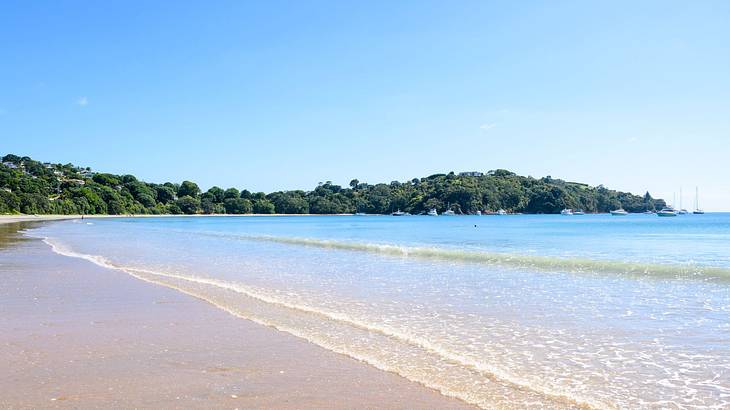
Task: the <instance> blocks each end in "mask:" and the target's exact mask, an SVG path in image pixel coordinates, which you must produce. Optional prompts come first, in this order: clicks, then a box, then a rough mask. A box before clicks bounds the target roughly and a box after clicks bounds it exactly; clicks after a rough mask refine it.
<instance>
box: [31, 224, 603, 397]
mask: <svg viewBox="0 0 730 410" xmlns="http://www.w3.org/2000/svg"><path fill="white" fill-rule="evenodd" d="M42 240H43V242H45V243H46V244H47V245H49V246H50V247H51V249H52V250H53V251H54V252H55V253H57V254H60V255H63V256H68V257H74V258H80V259H83V260H86V261H89V262H92V263H94V264H96V265H98V266H101V267H103V268H107V269H114V270H119V271H123V272H126V273H127V274H129V275H131V276H133V277H135V278H137V279H140V280H143V281H146V282H150V283H154V284H157V285H162V286H166V287H169V288H172V289H175V290H177V291H180V292H182V293H185V294H188V295H191V296H194V297H196V298H199V299H202V300H204V301H206V302H209V303H211V304H213V305H215V306H216V307H218V308H220V309H222V310H224V311H226V312H228V313H230V314H232V315H234V316H237V317H241V318H244V319H247V320H251V321H253V322H256V323H258V324H262V325H265V326H269V327H273V328H275V329H277V330H279V331H283V332H286V333H289V334H292V335H294V336H297V337H300V338H303V339H305V340H308V341H310V342H312V343H315V344H317V345H319V346H321V347H324V348H326V349H329V350H332V351H334V352H336V353H340V354H344V355H347V356H350V357H352V358H354V359H356V360H359V361H363V362H365V363H368V364H370V365H372V366H374V367H376V368H378V369H381V370H384V371H389V372H394V373H397V374H399V375H401V376H403V377H406V378H408V379H410V380H412V381H415V382H418V383H421V384H424V385H425V386H427V387H430V388H433V389H435V390H437V391H439V392H441V393H442V394H444V395H446V396H450V397H456V398H459V399H461V400H464V401H466V402H468V403H471V404H475V405H478V406H480V407H485V404H484V402H483V401H482V400H479V399H475V398H474V395H473V394H469V392H466V393H465V392H464V391H461V390H454V389H450V388H449V387H448V386H444V385H442V384H439V383H434V382H433V381H431V380H429V379H428V378H419V377H413V375H412V374H404V373H402V372H399V371H398V369H397V368H394V367H393V366H392V365H391V364H389V363H387V362H386V361H382V360H378V359H377V358H375V357H372V356H368V355H367V354H363V353H361V352H357V351H354V350H352V349H349V348H347V347H346V346H342V345H338V344H334V343H331V342H328V341H327V340H325V339H323V338H318V337H317V336H316V335H312V334H311V333H308V332H307V331H306V330H307V328H306V326H302V327H301V328H297V327H296V326H287V325H286V324H283V323H281V322H277V321H271V320H266V319H265V318H263V317H258V316H256V315H254V314H252V312H251V311H250V310H247V311H240V310H236V309H234V308H232V307H231V306H229V305H227V304H226V303H221V302H219V301H217V300H216V299H215V298H214V297H211V296H210V294H207V293H206V292H204V291H200V290H199V289H198V288H195V287H189V286H186V283H187V284H195V285H203V286H206V287H211V288H215V289H217V290H223V291H230V292H234V293H235V294H238V295H242V296H244V297H246V298H250V299H252V300H255V301H257V302H261V303H263V304H266V305H268V306H273V307H275V308H281V309H286V310H288V311H292V312H297V313H299V314H307V315H314V316H316V317H318V318H319V320H324V321H329V322H334V323H337V324H341V325H346V326H347V327H349V328H355V329H359V330H362V331H365V332H369V333H375V334H379V335H381V336H383V337H386V338H389V339H394V340H396V341H397V342H399V343H402V344H404V345H409V346H414V347H417V348H419V349H422V350H424V351H426V352H429V353H430V354H433V355H436V356H438V357H439V360H445V361H447V362H450V363H452V364H456V365H459V366H463V367H464V368H467V369H471V370H473V371H476V372H477V373H479V374H481V375H482V376H483V377H485V378H487V379H489V380H491V381H493V382H497V383H502V384H508V385H510V386H511V388H512V389H515V390H516V391H522V392H525V391H527V392H530V393H531V394H532V393H536V394H537V395H538V396H541V397H543V398H544V399H546V401H547V402H557V403H560V404H561V405H559V406H558V407H578V408H609V407H612V406H611V405H610V404H607V403H603V402H599V401H595V400H593V399H591V398H587V397H576V396H575V395H574V394H572V393H571V392H569V391H562V390H560V389H555V388H552V387H550V386H545V385H542V384H540V383H539V381H538V380H528V379H525V378H522V377H519V376H517V375H513V374H511V373H510V372H509V371H508V370H506V369H501V368H499V367H497V366H492V365H490V364H489V363H484V362H482V361H478V360H474V359H472V358H469V357H466V356H464V355H461V354H460V353H459V352H456V351H453V350H452V349H449V348H448V347H445V346H443V345H441V344H438V343H433V342H432V341H430V340H428V339H426V338H423V337H420V336H418V335H414V334H409V333H408V332H404V331H402V330H399V329H395V328H392V327H389V326H384V325H381V324H375V323H370V322H367V321H363V320H360V319H358V318H353V317H351V316H349V315H347V314H344V313H340V312H335V311H330V310H325V309H321V308H314V307H310V306H305V305H302V304H300V303H292V302H290V301H287V300H285V299H282V298H281V297H276V296H272V295H270V294H266V293H264V292H262V291H261V290H260V289H257V288H255V287H251V286H246V285H244V284H241V283H232V282H226V281H222V280H218V279H211V278H201V277H195V276H188V275H180V274H177V273H168V272H160V271H153V270H148V269H140V268H136V267H129V266H121V265H117V264H115V263H113V262H112V261H110V260H109V259H107V258H105V257H103V256H99V255H89V254H84V253H79V252H76V251H73V250H71V249H69V248H67V247H65V246H64V245H62V244H60V243H58V242H56V241H54V240H52V239H50V238H47V237H45V238H43V239H42ZM287 240H288V238H287ZM487 407H490V406H487Z"/></svg>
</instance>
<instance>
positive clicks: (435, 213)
mask: <svg viewBox="0 0 730 410" xmlns="http://www.w3.org/2000/svg"><path fill="white" fill-rule="evenodd" d="M427 215H428V216H439V213H438V211H436V208H431V210H430V211H428V214H427Z"/></svg>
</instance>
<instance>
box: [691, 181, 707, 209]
mask: <svg viewBox="0 0 730 410" xmlns="http://www.w3.org/2000/svg"><path fill="white" fill-rule="evenodd" d="M699 192H700V191H699V188H697V187H695V210H694V211H692V213H693V214H695V215H702V214H704V213H705V211H703V210H701V209H700V195H699Z"/></svg>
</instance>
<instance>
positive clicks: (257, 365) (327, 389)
mask: <svg viewBox="0 0 730 410" xmlns="http://www.w3.org/2000/svg"><path fill="white" fill-rule="evenodd" d="M21 225H22V224H18V223H14V224H4V225H0V363H2V371H0V408H7V409H16V408H17V409H21V408H23V409H25V408H156V409H157V408H230V409H234V408H319V409H321V408H433V409H436V408H438V409H449V408H452V409H458V408H470V407H469V406H468V405H466V404H464V403H463V402H461V401H458V400H455V399H451V398H447V397H444V396H441V395H439V394H438V393H436V392H435V391H433V390H430V389H427V388H425V387H423V386H421V385H418V384H416V383H413V382H410V381H408V380H406V379H403V378H401V377H400V376H397V375H395V374H391V373H387V372H382V371H379V370H377V369H375V368H372V367H370V366H367V365H365V364H363V363H360V362H358V361H355V360H353V359H350V358H348V357H345V356H341V355H338V354H335V353H332V352H330V351H327V350H325V349H322V348H320V347H318V346H316V345H313V344H311V343H308V342H306V341H304V340H302V339H298V338H296V337H294V336H291V335H288V334H285V333H281V332H278V331H276V330H274V329H271V328H267V327H263V326H260V325H257V324H254V323H253V322H250V321H247V320H243V319H239V318H235V317H233V316H231V315H229V314H227V313H225V312H223V311H221V310H219V309H217V308H215V307H213V306H211V305H208V304H207V303H205V302H202V301H200V300H197V299H194V298H192V297H190V296H187V295H184V294H181V293H178V292H176V291H174V290H171V289H168V288H164V287H159V286H154V285H151V284H149V283H145V282H141V281H138V280H136V279H134V278H131V277H130V276H127V275H126V274H124V273H121V272H118V271H113V270H107V269H103V268H100V267H98V266H96V265H93V264H91V263H87V262H85V261H83V260H79V259H73V258H67V257H64V256H60V255H57V254H54V253H53V252H51V251H50V249H49V248H48V247H47V246H46V245H45V244H44V243H42V242H41V241H39V240H35V239H24V238H22V237H20V236H19V235H18V234H16V233H14V232H15V230H16V229H17V228H18V227H19V226H21Z"/></svg>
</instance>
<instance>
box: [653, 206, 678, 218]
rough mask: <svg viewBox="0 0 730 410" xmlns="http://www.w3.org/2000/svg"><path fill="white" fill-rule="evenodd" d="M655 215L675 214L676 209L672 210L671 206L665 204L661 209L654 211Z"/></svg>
mask: <svg viewBox="0 0 730 410" xmlns="http://www.w3.org/2000/svg"><path fill="white" fill-rule="evenodd" d="M656 214H657V216H664V217H666V216H677V211H675V210H674V208H672V207H671V206H666V207H664V208H662V209H661V211H659V212H657V213H656Z"/></svg>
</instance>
